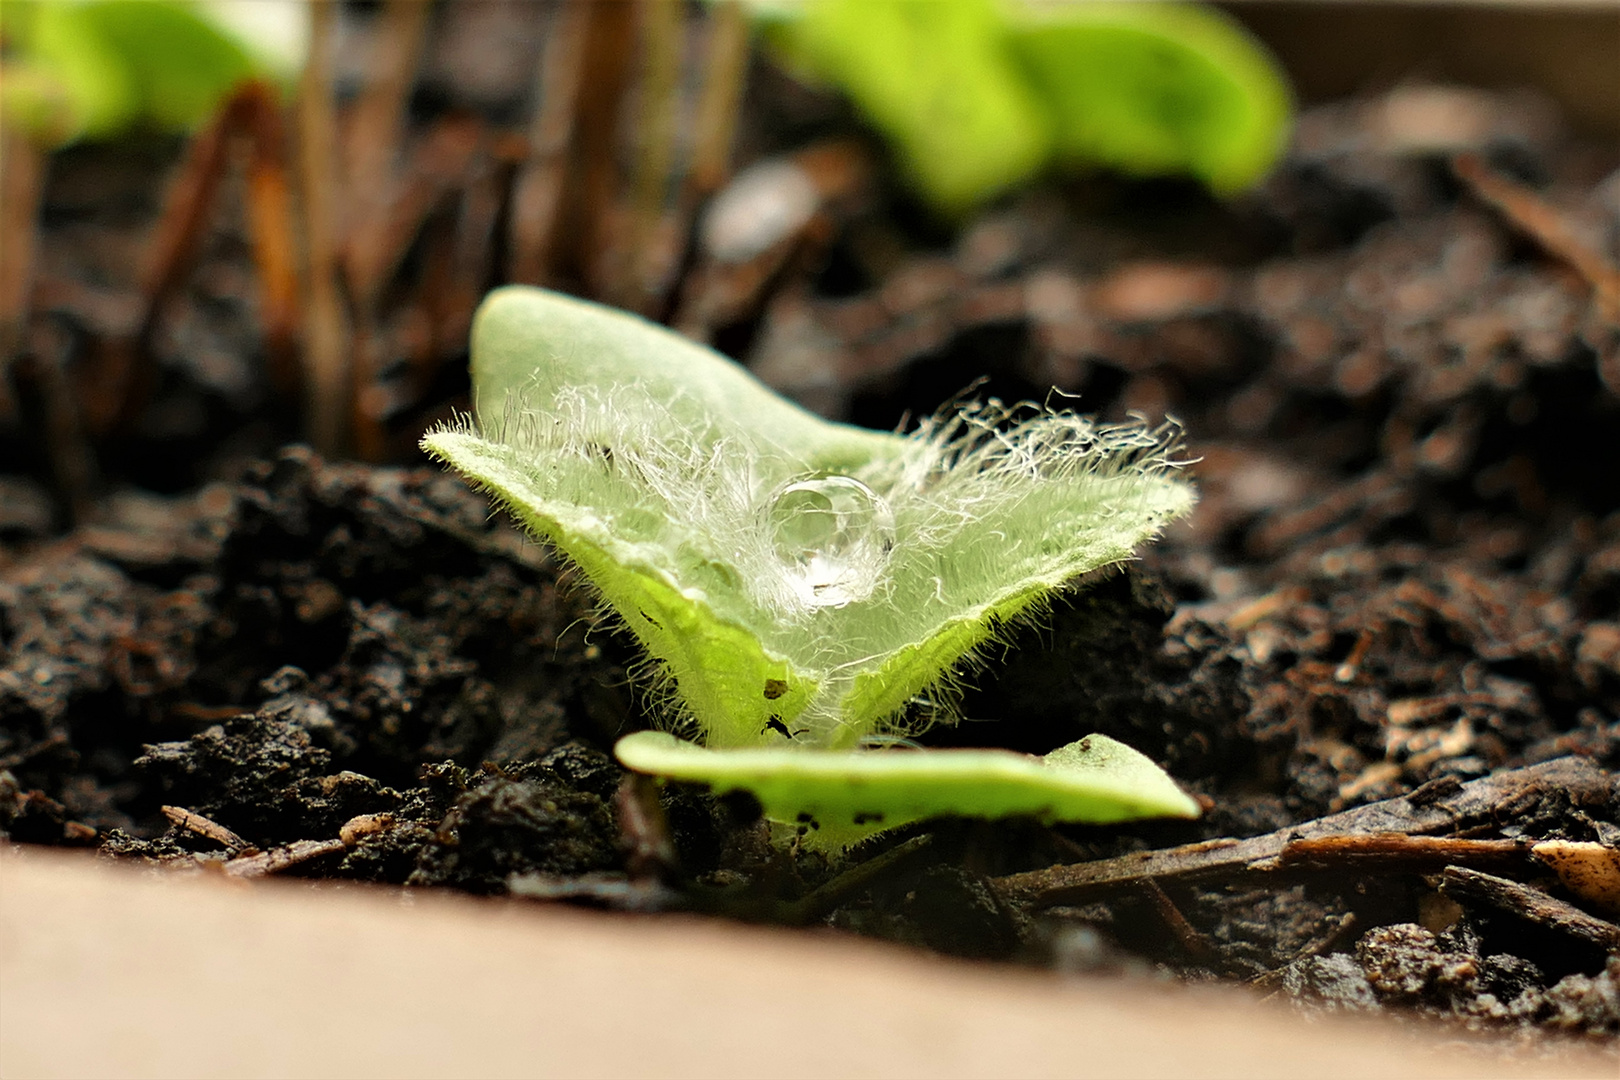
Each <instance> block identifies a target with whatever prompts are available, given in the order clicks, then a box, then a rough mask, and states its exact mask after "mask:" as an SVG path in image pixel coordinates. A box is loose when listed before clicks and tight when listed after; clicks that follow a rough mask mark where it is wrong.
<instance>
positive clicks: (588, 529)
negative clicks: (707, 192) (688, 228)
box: [422, 286, 1193, 761]
mask: <svg viewBox="0 0 1620 1080" xmlns="http://www.w3.org/2000/svg"><path fill="white" fill-rule="evenodd" d="M472 369H473V370H472V374H473V388H474V403H475V410H476V415H477V420H476V423H464V424H461V425H458V426H453V427H450V428H445V429H441V430H439V431H436V432H434V433H432V434H430V435H428V436H427V437H426V438H425V439H424V440H423V444H422V445H423V447H424V448H425V449H426V450H427V451H428V452H429V453H430V454H432V455H433V456H435V457H437V458H439V459H440V460H443V461H445V462H447V463H448V464H450V465H451V466H453V467H454V468H456V469H457V470H459V471H460V472H462V473H463V474H464V475H466V476H467V477H468V478H469V479H471V480H472V481H473V482H474V483H476V484H477V485H479V486H480V487H482V488H484V489H485V490H487V491H488V492H490V493H491V494H492V495H493V496H494V497H495V498H496V499H497V500H498V501H499V502H500V503H502V504H503V505H504V506H506V508H507V509H508V510H510V511H511V513H512V514H513V515H514V516H515V517H516V518H517V519H518V520H519V521H521V522H523V523H524V524H525V525H526V526H527V527H528V528H530V529H531V530H532V531H533V532H534V533H535V534H536V535H538V536H540V537H541V538H543V539H545V540H546V541H548V542H550V543H551V544H553V545H554V546H555V547H556V548H557V549H558V550H559V551H560V552H562V554H563V555H565V556H567V557H568V558H569V559H571V560H573V561H574V562H575V563H576V564H577V565H578V566H579V567H580V568H581V569H582V570H583V571H584V572H585V574H586V575H587V576H588V577H589V578H590V580H591V583H592V584H593V585H594V586H595V587H596V589H597V590H598V591H599V592H600V593H601V595H602V598H603V600H604V601H605V603H606V604H607V606H608V607H610V608H611V609H612V610H613V611H614V612H615V613H616V614H617V615H618V616H619V617H620V618H621V619H623V621H624V623H625V624H626V625H627V626H628V627H629V629H630V630H631V631H632V632H633V633H634V634H635V636H636V638H637V639H638V640H639V641H640V643H641V644H642V645H643V646H644V647H645V648H646V650H647V653H648V654H649V656H650V657H651V658H652V661H653V663H654V665H655V667H656V673H657V674H658V675H659V676H661V677H662V679H663V685H664V686H665V687H666V690H667V699H668V701H669V703H670V705H671V706H672V708H671V710H670V712H671V722H672V723H673V724H675V725H676V726H680V727H682V728H684V729H685V730H687V731H689V732H691V733H692V734H694V735H697V736H700V737H701V739H702V740H703V742H704V743H705V744H706V745H707V747H708V748H710V749H711V750H719V749H745V748H759V747H776V748H787V747H791V748H793V749H794V750H799V749H821V750H843V751H852V750H854V749H855V748H856V747H858V746H860V745H862V743H863V742H865V741H868V740H869V739H871V738H873V737H877V736H883V735H893V734H900V733H903V732H906V731H908V730H912V729H914V728H915V727H916V725H917V724H919V723H921V722H925V721H932V720H938V719H944V718H948V715H949V704H950V701H951V699H952V696H953V683H952V679H953V676H954V673H955V672H957V671H958V670H959V668H960V665H961V663H962V662H963V661H964V660H967V659H969V658H971V657H972V656H973V655H974V653H975V652H976V651H977V650H979V649H980V648H981V647H983V646H984V645H985V644H987V643H988V642H991V641H993V640H994V639H995V638H996V636H997V635H998V634H1000V633H1002V632H1003V631H1004V629H1005V627H1006V626H1007V624H1008V623H1009V622H1011V621H1012V620H1015V619H1018V618H1020V617H1024V616H1027V615H1029V614H1030V613H1032V612H1037V611H1039V610H1040V609H1041V607H1042V606H1043V604H1045V603H1046V602H1047V600H1048V599H1049V598H1050V597H1051V596H1052V594H1053V593H1054V591H1055V590H1057V589H1059V588H1060V587H1062V586H1063V585H1065V584H1066V583H1068V582H1070V581H1072V580H1074V579H1075V578H1077V577H1079V576H1080V575H1083V574H1085V573H1087V572H1089V571H1092V570H1096V569H1097V568H1099V567H1103V566H1107V565H1110V564H1113V563H1117V562H1120V561H1121V560H1124V559H1126V558H1129V557H1130V555H1131V552H1132V550H1133V549H1134V548H1135V547H1136V545H1137V544H1139V543H1141V542H1142V541H1144V540H1146V539H1148V538H1150V537H1152V536H1153V535H1154V534H1156V533H1157V532H1158V530H1159V529H1160V528H1161V527H1162V526H1163V525H1164V523H1165V522H1167V521H1169V520H1170V519H1171V518H1173V517H1175V516H1177V515H1179V514H1181V513H1184V512H1185V511H1186V510H1187V509H1188V508H1189V507H1190V506H1191V505H1192V502H1193V492H1192V489H1191V487H1190V485H1188V484H1186V483H1185V482H1183V481H1182V480H1180V479H1179V478H1178V477H1177V475H1176V468H1175V464H1174V462H1173V461H1172V455H1173V452H1174V450H1175V447H1176V440H1175V432H1174V431H1173V430H1168V429H1161V430H1149V429H1147V428H1146V427H1144V426H1143V425H1141V424H1129V425H1102V424H1097V423H1095V422H1093V421H1091V420H1090V419H1088V418H1085V417H1081V416H1076V415H1074V414H1072V413H1069V412H1062V411H1052V410H1047V409H1041V408H1036V407H1034V406H1027V407H1023V408H1015V409H1009V408H1006V407H1004V406H1001V405H1000V404H999V403H996V402H993V401H992V402H989V403H987V404H983V405H969V406H964V407H962V408H961V409H959V410H957V411H955V412H952V413H948V414H942V415H940V416H937V417H934V418H933V419H931V420H929V421H927V422H925V423H924V424H922V425H921V426H920V427H919V428H918V430H917V431H915V432H913V433H912V434H910V435H907V436H900V435H895V434H889V433H885V432H877V431H868V430H864V429H861V428H855V427H850V426H847V425H844V424H835V423H829V422H828V421H825V420H822V419H820V418H819V417H816V416H814V415H812V414H811V413H809V412H806V411H805V410H803V409H801V408H799V407H798V406H797V405H794V404H793V403H791V402H789V401H786V400H784V399H782V398H780V397H778V396H777V395H776V394H774V393H772V392H771V391H770V390H769V389H767V388H766V387H765V386H763V385H762V384H761V383H759V382H758V381H757V380H755V379H754V378H753V376H751V375H749V374H748V373H747V372H746V371H744V370H743V369H742V368H740V367H738V366H737V365H736V364H734V363H732V362H731V361H730V360H727V359H726V358H724V357H722V356H720V355H718V354H716V353H714V352H712V351H710V350H708V349H705V348H702V347H700V346H698V345H694V344H693V343H691V342H689V341H686V340H685V339H683V338H680V337H678V336H676V335H675V334H672V333H670V332H669V331H668V330H665V329H663V328H662V327H658V326H655V325H653V324H651V323H648V322H645V321H643V320H641V319H638V318H636V317H635V316H632V315H627V314H625V313H623V312H617V311H614V310H612V309H609V308H605V307H601V306H600V305H597V304H592V303H588V302H585V301H581V300H576V299H573V298H570V297H567V296H563V295H560V294H557V293H551V292H547V291H544V290H540V289H533V288H527V287H522V286H512V287H508V288H505V289H500V290H497V291H496V292H494V293H492V294H491V295H490V297H489V298H488V299H486V301H485V302H484V305H483V306H482V307H481V308H480V310H479V313H478V316H477V318H476V320H475V322H474V326H473V342H472ZM924 694H926V695H927V700H928V704H927V707H926V708H923V709H919V708H917V704H918V701H919V699H920V698H921V696H922V695H924ZM704 760H709V759H707V758H705V759H704ZM850 760H851V761H855V760H863V759H862V758H860V757H859V756H858V755H857V756H851V757H850Z"/></svg>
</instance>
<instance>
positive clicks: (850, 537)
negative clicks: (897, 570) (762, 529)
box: [768, 476, 894, 607]
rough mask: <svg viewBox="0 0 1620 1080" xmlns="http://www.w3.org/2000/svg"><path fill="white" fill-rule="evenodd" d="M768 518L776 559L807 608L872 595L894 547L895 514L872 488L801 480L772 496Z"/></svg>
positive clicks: (839, 480)
mask: <svg viewBox="0 0 1620 1080" xmlns="http://www.w3.org/2000/svg"><path fill="white" fill-rule="evenodd" d="M768 513H769V525H770V529H771V535H772V538H773V540H774V542H775V545H776V554H777V557H778V558H780V559H781V560H782V562H783V563H784V564H785V565H786V566H787V567H788V568H789V571H790V573H789V580H790V581H791V583H792V585H793V590H794V592H795V593H796V594H797V595H798V597H799V599H800V600H801V601H802V602H803V603H804V604H805V605H807V606H809V607H842V606H843V605H845V604H848V603H851V602H853V601H856V600H864V599H866V598H867V597H868V596H870V595H872V590H873V588H874V587H876V585H877V581H878V577H879V575H880V574H881V573H882V572H883V567H884V566H885V564H887V563H888V561H889V552H890V550H892V549H893V547H894V514H893V512H892V511H891V510H890V509H889V504H888V503H886V502H884V501H883V498H882V497H881V496H879V495H878V494H877V493H876V492H874V491H873V490H872V489H871V488H869V487H867V486H866V485H865V484H863V483H861V482H860V481H859V480H856V479H853V478H851V477H848V476H823V477H818V478H816V479H813V480H800V481H798V482H796V483H792V484H788V485H787V486H786V487H784V488H782V490H780V491H779V492H777V493H776V495H775V496H774V497H773V498H772V500H771V503H770V509H769V511H768Z"/></svg>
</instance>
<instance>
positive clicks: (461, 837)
mask: <svg viewBox="0 0 1620 1080" xmlns="http://www.w3.org/2000/svg"><path fill="white" fill-rule="evenodd" d="M617 839H618V834H617V831H616V829H615V826H614V822H613V816H612V814H611V813H610V811H609V809H608V805H607V803H606V802H605V801H604V800H603V799H602V797H601V796H600V795H596V794H593V793H590V792H580V791H570V790H569V789H568V788H566V787H564V786H562V785H560V784H557V783H555V782H547V781H545V780H513V779H509V778H507V777H505V776H500V775H491V776H488V777H486V778H484V779H483V781H482V782H481V783H478V784H477V785H476V786H474V787H472V788H470V789H469V790H468V791H466V792H465V793H464V794H462V795H461V797H460V798H458V799H457V800H456V801H455V804H454V805H453V806H451V808H450V812H449V814H447V815H446V816H445V818H444V820H443V821H442V822H441V823H440V824H439V827H438V829H437V830H435V832H434V834H433V837H432V840H431V841H430V842H429V843H427V844H426V845H424V846H423V849H422V852H421V854H420V855H419V856H418V859H417V865H416V869H415V871H414V872H413V873H412V874H411V876H410V878H409V879H408V883H409V884H411V885H451V886H454V887H456V888H459V889H464V890H466V891H468V892H475V893H504V892H506V888H507V880H508V879H509V878H510V877H512V876H513V875H525V874H544V875H579V874H585V873H589V872H591V871H600V870H608V869H615V868H617V867H618V866H619V865H620V858H619V851H618V847H617Z"/></svg>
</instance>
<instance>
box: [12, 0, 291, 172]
mask: <svg viewBox="0 0 1620 1080" xmlns="http://www.w3.org/2000/svg"><path fill="white" fill-rule="evenodd" d="M0 13H3V14H0V30H3V32H4V35H5V39H6V44H7V46H8V55H7V57H6V58H5V61H4V79H3V82H4V91H3V95H0V98H3V102H4V107H5V109H6V112H7V113H8V115H9V117H10V118H11V119H14V120H16V121H18V122H20V123H22V124H23V125H24V127H25V128H27V129H30V130H32V131H33V132H34V133H35V135H36V137H38V138H39V139H40V141H42V142H45V143H48V144H57V143H65V142H71V141H73V140H75V139H79V138H99V137H105V136H109V135H114V134H117V133H118V132H120V131H122V130H124V129H126V128H128V127H131V126H133V125H135V124H137V123H142V122H144V123H147V124H151V125H152V126H155V127H158V128H164V129H173V130H184V129H187V128H190V127H193V126H194V125H196V124H198V123H200V122H201V121H202V120H203V119H205V118H206V117H208V116H209V115H211V114H212V113H213V111H214V109H215V107H216V106H217V105H218V104H219V102H220V101H221V100H222V99H223V98H224V97H225V95H226V94H228V93H229V92H230V91H231V90H232V89H233V88H234V87H235V86H236V85H237V84H238V83H241V82H243V81H245V80H248V79H252V78H256V77H261V76H267V75H270V74H272V73H274V74H279V75H282V76H289V75H291V74H292V73H294V72H295V71H296V69H297V67H298V65H299V64H300V63H301V56H300V53H301V50H302V42H301V41H300V40H298V39H297V32H296V29H295V28H297V27H299V26H301V23H300V21H299V20H300V17H301V14H302V13H301V12H300V11H298V10H297V9H296V7H293V6H290V5H287V4H285V3H274V2H270V3H259V4H255V5H252V6H251V7H249V6H244V5H235V6H232V5H230V4H225V3H220V2H218V0H215V2H212V3H205V2H198V0H189V2H187V0H5V2H4V3H3V4H0ZM243 16H246V17H247V19H248V20H250V21H251V23H252V25H251V26H250V27H248V28H246V29H245V30H239V28H238V26H237V25H236V24H237V23H238V22H239V21H240V20H241V18H242V17H243Z"/></svg>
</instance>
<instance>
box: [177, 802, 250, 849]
mask: <svg viewBox="0 0 1620 1080" xmlns="http://www.w3.org/2000/svg"><path fill="white" fill-rule="evenodd" d="M162 809H163V816H164V817H166V818H168V819H169V820H170V821H171V822H173V823H174V824H175V825H177V826H179V827H180V828H182V829H184V830H186V831H187V832H189V833H195V834H196V835H198V836H201V837H204V838H206V839H209V840H212V841H213V842H214V843H216V844H218V845H220V846H221V847H223V848H225V849H227V850H229V851H243V850H246V849H247V848H249V847H252V846H253V845H251V844H249V843H248V842H247V841H246V840H244V839H242V838H241V837H240V836H237V835H236V834H235V833H234V832H232V831H231V830H229V829H227V828H226V827H225V826H223V825H221V824H220V823H219V822H217V821H214V820H212V819H210V818H205V817H203V816H202V815H201V814H199V813H196V812H194V811H191V810H187V809H185V808H184V807H181V806H165V807H163V808H162Z"/></svg>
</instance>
